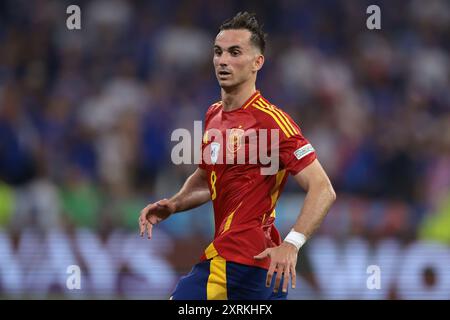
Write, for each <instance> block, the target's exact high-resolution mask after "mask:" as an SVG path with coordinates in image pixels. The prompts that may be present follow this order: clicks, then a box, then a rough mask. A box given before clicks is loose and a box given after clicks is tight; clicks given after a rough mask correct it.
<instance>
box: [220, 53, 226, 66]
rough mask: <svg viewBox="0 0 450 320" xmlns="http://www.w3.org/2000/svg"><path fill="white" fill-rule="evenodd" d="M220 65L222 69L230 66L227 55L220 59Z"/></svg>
mask: <svg viewBox="0 0 450 320" xmlns="http://www.w3.org/2000/svg"><path fill="white" fill-rule="evenodd" d="M218 63H219V66H220V67H222V68H223V67H226V66H228V56H227V54H226V53H224V54H222V55H221V56H220V57H219V60H218Z"/></svg>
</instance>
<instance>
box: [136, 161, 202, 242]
mask: <svg viewBox="0 0 450 320" xmlns="http://www.w3.org/2000/svg"><path fill="white" fill-rule="evenodd" d="M210 199H211V195H210V192H209V188H208V183H207V182H206V172H205V170H203V169H200V168H197V170H195V171H194V173H193V174H192V175H190V176H189V178H187V179H186V182H185V183H184V185H183V187H182V188H181V189H180V191H179V192H178V193H177V194H175V195H174V196H173V197H172V198H170V199H162V200H159V201H157V202H155V203H150V204H149V205H147V206H146V207H145V208H144V209H142V211H141V214H140V216H139V231H140V234H141V237H142V236H143V235H144V233H145V230H146V229H147V233H148V238H149V239H151V238H152V229H153V225H155V224H157V223H159V222H161V221H163V220H165V219H167V218H168V217H169V216H170V215H172V214H174V213H176V212H180V211H185V210H189V209H192V208H196V207H198V206H201V205H202V204H204V203H206V202H208V201H209V200H210Z"/></svg>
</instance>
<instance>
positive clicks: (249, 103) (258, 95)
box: [242, 93, 260, 109]
mask: <svg viewBox="0 0 450 320" xmlns="http://www.w3.org/2000/svg"><path fill="white" fill-rule="evenodd" d="M259 97H260V94H259V93H258V94H256V95H255V96H254V97H253V98H252V99H251V100H250V101H249V102H247V103H246V104H245V106H243V107H242V109H247V107H248V106H251V105H252V103H253V102H254V101H255V100H256V99H257V98H259Z"/></svg>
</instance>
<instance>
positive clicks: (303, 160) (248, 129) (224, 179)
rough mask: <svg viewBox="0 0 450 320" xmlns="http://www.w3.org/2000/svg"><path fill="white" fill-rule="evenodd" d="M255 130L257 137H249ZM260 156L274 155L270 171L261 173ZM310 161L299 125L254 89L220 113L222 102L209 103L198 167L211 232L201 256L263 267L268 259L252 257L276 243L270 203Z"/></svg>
mask: <svg viewBox="0 0 450 320" xmlns="http://www.w3.org/2000/svg"><path fill="white" fill-rule="evenodd" d="M261 129H263V130H261ZM271 130H276V132H278V139H273V141H272V144H271V140H270V139H271V138H276V134H274V132H275V131H271ZM255 133H256V137H257V140H254V139H252V138H254V137H255ZM266 136H267V137H268V139H265V137H266ZM265 140H267V141H265ZM274 142H275V144H273V143H274ZM266 149H267V150H266ZM255 150H256V151H255ZM259 151H261V152H263V153H260V152H259ZM264 152H265V153H264ZM277 152H278V154H277ZM261 154H262V155H265V154H268V155H270V156H274V155H275V156H274V158H273V159H276V160H277V162H278V167H275V169H276V170H275V172H272V173H271V174H267V173H264V174H263V173H262V171H261V169H263V168H266V169H267V168H268V167H270V164H267V161H264V159H263V158H262V156H261ZM242 155H244V156H243V157H242ZM238 156H240V158H238ZM238 159H240V160H239V161H238ZM242 159H243V160H242ZM314 159H316V153H315V151H314V148H313V147H312V146H311V145H310V143H309V142H308V141H307V140H306V139H305V138H304V137H303V136H302V133H301V131H300V128H299V127H298V125H297V124H296V123H295V122H294V121H293V120H292V119H291V117H290V116H289V115H287V114H286V113H285V112H283V111H282V110H280V109H279V108H277V107H275V106H274V105H272V104H271V103H270V102H268V101H267V100H266V99H264V97H262V96H261V94H260V92H259V91H256V92H255V93H254V94H253V95H252V96H251V97H250V98H249V99H248V100H247V101H246V102H245V103H244V105H242V107H240V108H239V109H235V110H232V111H228V112H227V111H224V110H223V108H222V104H221V102H218V103H215V104H213V105H212V106H210V107H209V109H208V111H207V112H206V116H205V131H204V135H203V142H202V161H201V163H200V165H199V167H200V168H201V169H204V170H206V172H207V177H208V186H209V190H210V192H211V199H212V201H213V207H214V221H215V233H214V240H213V242H212V243H211V244H210V245H209V246H208V247H207V248H206V250H205V252H204V254H203V255H202V257H201V260H205V259H211V258H213V257H215V256H217V255H220V256H221V257H223V258H224V259H225V260H227V261H233V262H236V263H241V264H245V265H250V266H258V267H262V268H266V269H268V268H269V265H270V259H269V258H266V259H264V260H256V259H254V258H253V257H254V256H255V255H257V254H259V253H261V252H262V251H264V250H265V249H266V248H269V247H274V246H278V245H280V244H281V238H280V234H279V232H278V230H277V229H276V228H275V226H274V220H275V205H276V202H277V200H278V198H279V196H280V194H281V192H282V190H283V187H284V185H285V183H286V181H287V177H288V173H289V174H292V175H296V174H297V173H299V172H300V171H301V170H302V169H303V168H305V167H306V166H308V165H309V164H310V163H311V162H313V161H314Z"/></svg>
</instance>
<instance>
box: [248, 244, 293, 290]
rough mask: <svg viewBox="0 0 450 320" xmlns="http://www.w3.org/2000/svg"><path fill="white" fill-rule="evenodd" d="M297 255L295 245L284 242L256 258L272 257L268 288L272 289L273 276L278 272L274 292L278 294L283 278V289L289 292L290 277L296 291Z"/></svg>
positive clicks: (267, 281) (268, 273) (267, 280)
mask: <svg viewBox="0 0 450 320" xmlns="http://www.w3.org/2000/svg"><path fill="white" fill-rule="evenodd" d="M297 253H298V251H297V248H296V247H295V246H294V245H292V244H290V243H288V242H283V243H282V244H281V245H280V246H278V247H273V248H267V249H266V250H264V251H263V252H261V253H260V254H258V255H257V256H255V257H254V258H255V259H258V260H262V259H264V258H266V257H270V267H269V271H268V272H267V278H266V287H270V284H271V283H272V277H273V274H274V272H275V270H276V271H277V276H276V278H275V286H274V289H273V292H278V288H279V287H280V282H281V277H282V276H283V277H284V278H283V288H282V290H283V292H287V287H288V285H289V278H290V277H292V282H291V286H292V289H295V285H296V281H297V279H296V271H295V266H296V265H297Z"/></svg>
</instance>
